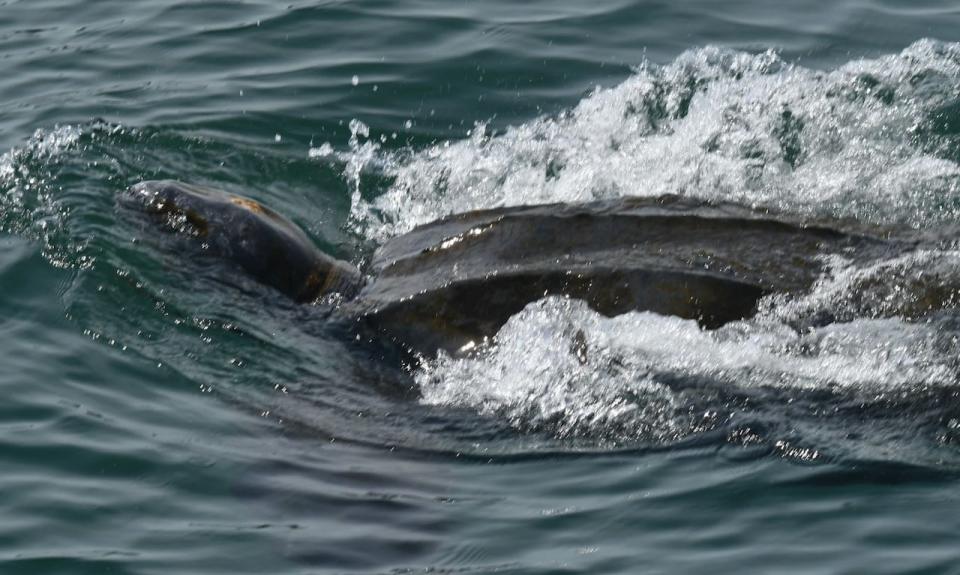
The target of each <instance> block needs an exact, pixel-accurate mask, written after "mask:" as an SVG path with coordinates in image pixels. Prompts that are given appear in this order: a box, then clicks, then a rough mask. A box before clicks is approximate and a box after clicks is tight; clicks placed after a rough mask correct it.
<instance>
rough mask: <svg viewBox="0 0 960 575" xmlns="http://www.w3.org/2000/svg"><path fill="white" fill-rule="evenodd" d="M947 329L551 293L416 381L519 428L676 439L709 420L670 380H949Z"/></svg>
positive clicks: (866, 389)
mask: <svg viewBox="0 0 960 575" xmlns="http://www.w3.org/2000/svg"><path fill="white" fill-rule="evenodd" d="M942 337H943V336H942V334H940V332H939V331H938V330H937V329H936V327H934V326H931V325H927V324H911V323H906V322H904V321H903V320H900V319H897V318H887V319H858V320H854V321H851V322H849V323H842V324H831V325H828V326H826V327H823V328H818V329H813V330H809V331H806V332H802V333H798V332H796V331H794V330H793V329H791V328H789V327H787V326H786V325H784V324H782V323H778V322H774V321H768V320H766V319H763V318H761V319H758V320H756V321H748V322H738V323H733V324H728V325H727V326H725V327H723V328H721V329H719V330H715V331H704V330H701V329H700V328H699V327H698V326H697V324H696V323H695V322H693V321H689V320H682V319H678V318H674V317H665V316H660V315H657V314H653V313H649V312H644V313H636V312H635V313H629V314H625V315H621V316H618V317H615V318H605V317H603V316H601V315H599V314H597V313H595V312H593V311H592V310H590V309H589V308H588V307H587V306H586V304H585V303H583V302H580V301H576V300H565V299H562V298H556V297H550V298H545V299H543V300H541V301H538V302H535V303H532V304H530V305H529V306H528V307H527V308H526V309H524V310H523V311H522V312H521V313H519V314H517V315H515V316H514V317H512V318H511V319H510V320H509V321H508V322H507V324H506V325H505V326H504V327H503V328H502V329H501V330H500V332H499V334H498V335H497V337H496V338H495V340H492V341H490V342H487V343H485V344H482V345H481V346H480V347H479V348H478V351H477V352H476V353H475V354H474V355H473V356H471V357H469V358H451V357H449V356H446V355H443V354H441V355H440V356H439V357H437V358H436V359H433V360H428V361H426V362H425V365H424V367H423V369H422V370H421V371H419V372H418V373H416V374H415V377H416V379H417V382H418V384H419V385H420V387H421V389H422V391H423V399H422V401H423V402H425V403H427V404H433V405H447V406H460V407H469V408H473V409H476V410H478V411H479V412H481V413H484V414H488V415H495V416H499V417H505V418H506V419H507V420H508V421H510V422H511V423H512V424H513V425H515V426H516V427H518V428H521V429H528V428H533V429H543V428H545V429H548V430H550V431H552V432H553V433H555V434H557V435H559V436H561V437H566V436H582V435H588V436H600V437H606V438H610V437H612V438H614V439H617V440H629V439H644V440H655V441H656V440H671V439H676V438H680V437H683V436H685V435H687V434H689V433H691V432H693V431H696V430H697V429H698V426H699V425H700V421H699V420H698V418H697V417H696V416H692V414H691V413H689V412H688V411H687V409H686V405H685V404H684V402H683V401H682V400H681V397H680V395H679V392H678V391H677V390H675V389H674V388H673V387H672V386H673V385H675V384H676V382H677V381H688V382H689V381H697V382H701V384H702V383H703V382H707V383H708V385H718V386H726V387H727V388H731V389H737V388H739V389H744V388H756V387H766V388H776V389H786V390H790V389H831V388H834V389H838V390H845V392H847V393H865V394H878V393H883V392H885V391H890V390H901V391H903V390H909V389H912V388H913V387H915V386H930V385H947V384H950V383H951V382H954V381H955V378H956V373H957V370H956V359H955V358H953V357H951V356H950V355H948V354H944V352H943V346H942V344H943V341H942ZM694 415H695V414H694ZM705 415H709V414H705Z"/></svg>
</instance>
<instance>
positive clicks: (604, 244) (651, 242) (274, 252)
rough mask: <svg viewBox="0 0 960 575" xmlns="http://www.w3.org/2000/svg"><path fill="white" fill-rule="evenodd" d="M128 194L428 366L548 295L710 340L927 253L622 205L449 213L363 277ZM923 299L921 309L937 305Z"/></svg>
mask: <svg viewBox="0 0 960 575" xmlns="http://www.w3.org/2000/svg"><path fill="white" fill-rule="evenodd" d="M126 197H127V200H128V201H132V204H133V205H134V206H136V207H137V208H138V209H141V210H143V211H145V212H147V213H149V214H153V215H155V216H156V217H157V218H158V219H159V220H160V221H161V222H163V223H164V225H165V226H167V227H169V228H171V229H173V230H175V231H177V232H179V233H183V234H188V235H191V236H195V237H196V238H197V240H198V243H200V244H202V246H203V247H204V249H205V250H207V251H208V252H209V253H212V254H215V255H217V256H219V257H221V258H223V259H224V260H226V261H229V262H233V263H234V264H236V265H237V266H239V267H240V268H242V270H243V271H245V272H246V273H247V274H249V275H250V276H252V277H253V278H255V279H256V280H257V281H259V282H261V283H263V284H267V285H269V286H272V287H274V288H276V289H277V290H279V291H280V292H282V293H284V294H286V295H287V296H289V297H290V298H293V299H294V300H296V301H298V302H312V301H316V300H318V299H322V298H329V297H330V296H331V294H337V295H336V298H335V299H337V300H338V302H339V303H338V305H337V309H338V310H339V312H340V313H342V314H343V315H344V316H345V317H347V318H350V319H351V320H355V321H356V323H357V325H358V326H360V327H361V328H362V329H365V330H373V331H374V332H375V333H378V334H380V335H382V336H383V337H387V338H389V339H391V340H393V341H395V342H398V343H400V344H402V345H403V346H405V347H407V348H408V349H410V350H412V351H414V352H420V353H433V352H435V351H436V350H438V349H443V350H446V351H448V352H451V353H456V352H457V351H458V350H463V349H469V348H470V347H472V345H473V344H474V343H476V342H479V341H480V340H482V339H483V338H488V337H491V336H494V335H495V334H496V333H497V330H498V329H499V328H500V327H501V326H502V325H503V324H504V323H505V322H506V321H507V319H509V318H510V316H511V315H513V314H515V313H517V312H519V311H520V310H521V309H523V308H524V306H526V305H527V304H528V303H530V302H532V301H535V300H537V299H539V298H542V297H544V296H546V295H551V294H556V295H565V296H568V297H571V298H578V299H582V300H585V301H586V302H587V303H588V304H589V305H590V306H591V307H592V308H593V309H595V310H596V311H598V312H600V313H602V314H605V315H608V316H613V315H618V314H622V313H625V312H629V311H633V310H648V311H653V312H657V313H660V314H669V315H675V316H679V317H682V318H688V319H694V320H696V321H697V322H698V323H699V324H700V325H701V326H702V327H704V328H706V329H711V328H716V327H719V326H721V325H723V324H725V323H728V322H730V321H734V320H739V319H744V318H748V317H750V316H751V315H752V314H754V313H755V312H756V310H757V304H758V301H759V300H760V298H761V297H762V296H764V295H766V294H771V293H778V292H784V293H800V292H803V291H805V290H807V289H808V288H809V287H810V286H811V285H812V283H813V282H814V281H815V280H816V279H817V278H818V277H820V276H821V275H822V273H823V271H824V266H825V263H824V259H825V257H824V256H830V255H841V256H845V257H855V259H856V261H857V262H861V263H864V262H866V263H869V262H870V261H879V260H883V259H888V258H893V257H896V256H897V255H899V254H901V253H904V252H906V251H909V250H913V249H916V246H917V244H918V242H920V241H921V240H919V239H917V238H916V237H914V236H916V234H914V236H910V235H908V236H907V237H902V236H898V237H897V238H893V237H892V236H891V235H890V234H889V233H886V232H882V231H877V230H867V229H865V228H863V227H861V226H858V225H857V224H854V223H851V222H832V223H831V224H830V225H829V226H827V225H818V224H816V223H811V222H809V221H807V222H804V221H802V220H800V219H797V218H791V217H789V216H785V215H783V214H773V213H770V212H765V211H761V210H753V209H749V208H746V207H742V206H738V205H735V204H731V203H706V202H703V201H699V200H693V199H689V198H684V197H679V196H661V197H657V198H621V199H616V200H609V201H597V202H590V203H581V204H551V205H537V206H520V207H507V208H497V209H489V210H480V211H474V212H469V213H464V214H457V215H451V216H448V217H445V218H443V219H440V220H437V221H435V222H432V223H429V224H426V225H423V226H420V227H417V228H416V229H414V230H412V231H410V232H409V233H407V234H404V235H401V236H399V237H396V238H394V239H392V240H390V241H388V242H386V243H385V244H384V245H382V246H381V247H380V248H379V249H378V250H377V251H376V253H375V254H374V255H373V258H372V261H371V262H370V264H369V266H367V267H366V269H365V270H363V271H362V272H361V270H359V269H357V268H356V267H355V266H353V265H351V264H350V263H348V262H344V261H341V260H337V259H334V258H332V257H330V256H329V255H327V254H325V253H323V252H322V251H320V249H318V248H317V247H316V245H314V243H313V242H312V241H311V240H310V239H309V237H308V236H307V235H306V234H305V233H304V232H303V231H302V230H300V229H299V228H298V227H297V226H296V225H295V224H293V223H292V222H291V221H290V220H288V219H286V218H284V217H283V216H281V215H279V214H277V213H276V212H274V211H273V210H271V209H270V208H268V207H266V206H264V205H262V204H260V203H258V202H256V201H254V200H251V199H247V198H244V197H240V196H237V195H233V194H229V193H226V192H223V191H219V190H215V189H210V188H205V187H200V186H195V185H190V184H184V183H180V182H175V181H147V182H141V183H139V184H136V185H134V186H132V187H131V188H130V189H129V190H128V192H127V194H126ZM941 295H942V294H941ZM924 297H926V298H927V300H928V301H924V300H923V298H920V299H918V300H917V301H918V302H919V303H918V304H917V305H918V306H921V307H923V306H926V307H927V308H934V307H937V306H940V305H942V304H943V302H942V301H940V300H942V299H943V298H942V297H940V296H938V295H937V294H936V293H934V294H932V295H930V294H928V295H927V296H924ZM944 297H946V296H944Z"/></svg>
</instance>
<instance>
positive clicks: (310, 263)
mask: <svg viewBox="0 0 960 575" xmlns="http://www.w3.org/2000/svg"><path fill="white" fill-rule="evenodd" d="M125 200H126V202H125V203H127V204H130V205H132V206H133V207H135V208H137V209H140V210H142V211H143V212H146V213H147V214H150V215H152V216H154V217H155V218H156V219H158V220H160V221H161V222H162V223H163V224H164V225H165V226H166V227H167V228H169V229H170V230H172V231H174V232H177V233H180V234H184V235H187V236H193V237H196V238H197V239H198V241H199V243H200V245H201V246H202V249H205V250H207V251H208V252H209V253H212V254H214V255H216V256H217V257H220V258H223V259H224V260H227V261H229V262H232V263H234V264H236V265H237V266H239V267H240V268H241V269H242V270H243V271H244V272H245V273H247V274H248V275H250V276H251V277H252V278H254V279H255V280H257V281H258V282H260V283H262V284H265V285H268V286H271V287H273V288H276V289H277V290H279V291H281V292H282V293H284V294H285V295H287V296H288V297H290V298H291V299H293V300H295V301H298V302H305V301H312V300H315V299H317V298H319V297H322V296H324V295H327V294H331V293H340V294H341V295H342V296H343V297H345V298H351V297H353V296H354V295H355V294H356V293H357V292H358V291H359V290H360V288H361V287H362V285H363V279H362V276H361V274H360V272H359V271H358V270H357V269H356V268H355V267H354V266H352V265H350V264H349V263H347V262H344V261H341V260H338V259H335V258H332V257H330V256H328V255H327V254H325V253H323V252H322V251H320V250H319V249H318V248H317V247H316V246H315V245H314V244H313V242H312V241H310V238H309V237H307V235H306V234H305V233H304V232H303V230H301V229H300V228H299V227H297V226H296V224H294V223H293V222H291V221H290V220H288V219H286V218H285V217H283V216H281V215H280V214H278V213H277V212H275V211H273V210H271V209H270V208H268V207H266V206H264V205H262V204H260V203H259V202H256V201H254V200H251V199H249V198H244V197H241V196H237V195H234V194H230V193H227V192H224V191H221V190H216V189H212V188H206V187H201V186H195V185H191V184H184V183H181V182H175V181H170V180H164V181H147V182H141V183H139V184H136V185H134V186H132V187H131V188H130V189H129V190H128V191H127V194H126V196H125Z"/></svg>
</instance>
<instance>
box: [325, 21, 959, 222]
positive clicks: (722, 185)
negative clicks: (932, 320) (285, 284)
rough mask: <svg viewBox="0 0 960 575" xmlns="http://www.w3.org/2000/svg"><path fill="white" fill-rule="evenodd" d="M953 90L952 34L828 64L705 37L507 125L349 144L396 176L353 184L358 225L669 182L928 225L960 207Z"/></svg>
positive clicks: (643, 189)
mask: <svg viewBox="0 0 960 575" xmlns="http://www.w3.org/2000/svg"><path fill="white" fill-rule="evenodd" d="M957 94H960V44H951V43H941V42H936V41H932V40H922V41H918V42H916V43H915V44H913V45H911V46H909V47H908V48H906V49H905V50H904V51H903V52H901V53H900V54H894V55H889V56H884V57H881V58H877V59H873V60H858V61H853V62H850V63H848V64H845V65H843V66H841V67H840V68H838V69H836V70H833V71H827V72H824V71H819V70H811V69H806V68H803V67H801V66H799V65H796V64H790V63H787V62H784V61H783V60H782V59H781V58H780V57H779V56H778V55H777V54H776V53H773V52H766V53H762V54H747V53H742V52H735V51H731V50H726V49H722V48H716V47H707V48H702V49H697V50H691V51H688V52H686V53H684V54H682V55H681V56H679V57H678V58H677V59H676V60H675V61H674V62H672V63H670V64H667V65H664V66H660V65H655V64H651V63H647V64H644V65H643V66H641V67H640V68H638V69H637V70H636V73H635V74H634V75H633V76H631V77H630V78H628V79H627V80H626V81H624V82H623V83H622V84H620V85H619V86H616V87H613V88H609V89H600V88H598V89H597V90H595V91H594V92H593V93H592V94H590V95H589V96H588V97H586V98H585V99H584V100H583V101H581V102H580V103H579V104H578V105H577V106H575V107H574V108H573V109H571V110H568V111H565V112H562V113H560V114H557V115H556V116H553V117H543V118H539V119H536V120H533V121H530V122H528V123H526V124H522V125H520V126H514V127H511V128H508V129H507V130H506V131H505V133H503V134H500V135H496V136H491V135H489V134H488V133H487V131H486V129H485V127H484V126H483V125H479V126H477V127H476V129H474V130H473V132H472V134H471V137H470V138H469V139H467V140H463V141H459V142H453V143H451V142H444V143H442V144H437V145H434V146H431V147H429V148H427V149H425V150H422V151H419V152H417V153H413V154H409V153H400V154H390V153H385V152H383V151H379V152H378V157H379V161H377V162H371V161H370V159H369V154H370V153H371V151H372V150H376V149H377V146H376V144H375V143H372V142H364V143H363V144H359V143H358V144H355V145H354V147H353V150H352V151H351V152H348V153H345V154H343V156H342V157H343V158H344V160H345V161H347V162H348V164H349V165H350V166H354V167H355V166H356V165H357V163H358V161H360V160H359V159H360V158H364V159H363V161H362V163H363V164H364V165H365V166H366V167H367V168H372V169H375V170H381V171H382V172H383V173H384V174H385V175H386V176H388V177H389V178H391V179H392V181H393V184H392V185H391V186H390V187H389V189H388V190H387V191H386V192H385V193H383V194H381V195H379V196H377V197H376V198H374V199H372V200H364V199H363V196H362V195H361V194H359V193H357V194H355V195H354V205H353V211H354V215H355V219H356V221H357V227H358V229H359V230H360V231H361V232H362V233H363V234H365V235H367V236H369V237H372V238H374V239H377V240H381V241H382V240H384V239H386V238H389V237H391V236H394V235H397V234H400V233H403V232H405V231H408V230H410V229H411V228H412V227H414V226H416V225H419V224H423V223H426V222H428V221H432V220H435V219H437V218H439V217H442V216H444V215H447V214H450V213H457V212H464V211H469V210H473V209H479V208H491V207H497V206H507V205H520V204H537V203H549V202H574V201H585V200H594V199H599V198H610V197H617V196H638V195H639V196H655V195H660V194H664V193H678V194H685V195H690V196H696V197H699V198H705V199H723V200H734V201H739V202H741V203H744V204H748V205H763V206H772V207H776V208H779V209H781V210H789V211H794V212H801V213H816V214H823V215H828V216H833V217H854V218H858V219H861V220H864V221H871V222H893V221H896V222H905V223H908V224H910V225H914V226H922V225H928V224H930V223H931V222H935V221H948V220H951V219H953V218H955V217H956V216H957V215H958V209H960V208H958V206H960V154H958V153H957V150H960V145H958V143H960V135H958V134H956V133H955V129H953V128H952V126H955V124H956V119H955V118H954V116H955V115H956V113H957V107H958V99H957V98H958V97H957ZM352 177H353V181H356V182H359V180H358V179H357V178H356V177H355V176H352Z"/></svg>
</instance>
